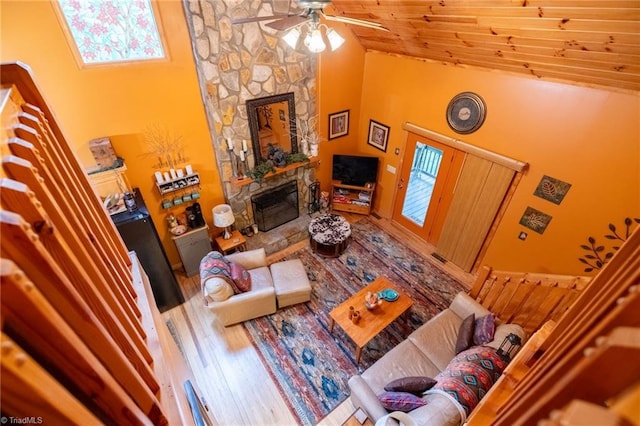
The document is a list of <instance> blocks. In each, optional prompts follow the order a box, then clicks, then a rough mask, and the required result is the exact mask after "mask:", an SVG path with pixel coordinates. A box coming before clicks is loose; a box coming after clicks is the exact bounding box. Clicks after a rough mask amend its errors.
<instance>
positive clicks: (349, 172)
mask: <svg viewBox="0 0 640 426" xmlns="http://www.w3.org/2000/svg"><path fill="white" fill-rule="evenodd" d="M331 177H332V179H333V180H338V181H341V182H342V183H343V184H344V185H354V186H364V185H365V183H367V182H372V183H375V182H376V180H377V179H378V157H364V156H357V155H341V154H334V155H333V169H332V176H331Z"/></svg>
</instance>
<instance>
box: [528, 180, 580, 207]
mask: <svg viewBox="0 0 640 426" xmlns="http://www.w3.org/2000/svg"><path fill="white" fill-rule="evenodd" d="M569 188H571V184H570V183H567V182H563V181H561V180H559V179H556V178H552V177H550V176H546V175H545V176H542V179H540V183H539V184H538V187H537V188H536V190H535V191H534V193H533V195H535V196H536V197H540V198H544V199H545V200H547V201H551V202H552V203H554V204H560V203H561V202H562V200H563V199H564V196H565V195H567V192H568V191H569Z"/></svg>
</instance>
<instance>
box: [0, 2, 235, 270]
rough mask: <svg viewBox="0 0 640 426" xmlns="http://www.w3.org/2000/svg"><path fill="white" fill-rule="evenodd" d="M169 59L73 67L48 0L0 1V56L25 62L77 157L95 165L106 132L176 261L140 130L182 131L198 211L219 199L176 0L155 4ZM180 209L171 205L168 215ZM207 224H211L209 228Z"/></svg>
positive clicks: (207, 214)
mask: <svg viewBox="0 0 640 426" xmlns="http://www.w3.org/2000/svg"><path fill="white" fill-rule="evenodd" d="M158 6H159V11H160V17H159V18H160V19H159V20H160V22H161V24H162V26H163V29H164V34H165V39H166V42H167V48H168V53H169V60H167V61H162V62H155V63H138V64H126V65H111V66H101V67H89V68H84V69H80V68H79V67H78V65H77V63H76V61H75V59H74V57H73V55H72V52H71V49H70V47H69V45H68V43H67V40H66V38H65V36H64V33H63V31H62V29H61V27H60V23H59V21H58V18H57V17H56V14H55V12H54V9H53V6H52V4H51V3H50V2H48V1H38V2H32V1H28V2H23V1H2V4H1V6H0V7H1V8H2V28H1V33H0V39H1V43H2V44H1V51H0V59H1V60H2V61H3V62H10V61H16V60H19V61H22V62H24V63H26V64H27V65H29V66H30V67H31V68H32V70H33V72H34V75H35V77H36V79H37V81H38V83H39V84H40V87H41V89H42V90H43V92H44V95H45V97H46V99H47V100H48V102H49V103H50V105H51V107H52V109H53V111H55V113H56V116H57V119H58V121H59V123H60V125H61V128H62V129H63V131H64V132H65V134H66V136H67V138H68V140H69V141H70V143H71V144H72V146H73V147H74V148H75V150H76V153H77V156H78V158H79V160H80V161H81V163H82V164H83V165H85V166H86V167H88V168H90V167H93V166H94V165H95V162H94V160H93V157H92V156H91V154H90V152H89V150H88V143H89V141H90V140H91V139H94V138H97V137H104V136H108V137H110V138H111V140H112V143H113V145H114V149H115V151H116V153H117V155H118V156H120V157H122V158H124V160H125V163H126V165H127V169H128V170H127V177H128V179H129V181H130V183H131V185H132V186H137V187H139V188H140V189H141V191H142V195H143V197H144V199H145V201H146V203H147V205H148V207H149V210H150V211H151V215H152V218H153V220H154V222H155V224H156V228H158V232H159V234H160V237H161V239H162V241H163V244H164V246H165V249H166V251H167V255H168V256H169V260H170V262H171V263H172V264H176V263H178V262H180V259H179V256H178V253H177V251H176V249H175V245H174V243H173V241H172V240H171V235H170V234H169V232H168V231H167V227H166V222H165V217H166V214H167V212H166V211H163V210H162V209H161V208H160V201H161V197H160V194H159V193H158V191H157V189H156V187H155V183H154V182H155V180H154V177H153V173H154V171H155V169H153V167H152V166H153V164H154V163H155V162H156V159H155V158H154V156H143V155H142V154H143V153H144V152H146V151H148V147H147V145H146V144H145V142H144V138H143V132H144V130H145V129H146V128H148V127H149V126H150V125H153V124H156V123H157V124H160V125H162V126H164V127H165V128H166V129H168V130H169V131H171V132H172V133H174V134H176V135H181V136H182V138H183V139H182V140H183V142H184V145H185V155H186V157H188V158H189V162H190V164H191V165H192V166H193V169H194V170H195V171H198V172H199V173H200V176H201V180H202V182H203V184H202V186H201V189H200V192H201V196H202V198H201V200H200V203H201V205H202V210H203V212H204V213H205V218H206V220H207V222H208V224H209V226H210V227H212V226H213V225H212V223H211V221H212V217H211V209H212V208H213V206H214V205H216V204H218V203H220V202H222V201H223V195H222V188H221V186H220V179H219V175H218V171H217V168H216V166H215V164H216V162H215V158H214V153H213V149H212V145H211V138H210V135H209V131H208V127H207V122H206V117H205V114H204V109H203V105H202V98H201V96H200V89H199V86H198V80H197V76H196V72H195V65H194V61H193V56H192V52H191V42H190V40H189V34H188V30H187V25H186V21H185V18H184V12H183V10H182V2H178V1H170V2H164V1H163V2H158ZM182 211H184V208H182V207H180V208H175V213H178V212H182ZM211 229H213V228H211Z"/></svg>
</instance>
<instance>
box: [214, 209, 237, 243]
mask: <svg viewBox="0 0 640 426" xmlns="http://www.w3.org/2000/svg"><path fill="white" fill-rule="evenodd" d="M235 220H236V218H235V216H234V215H233V211H232V210H231V206H230V205H229V204H220V205H217V206H215V207H214V208H213V224H214V225H215V226H217V227H218V228H223V229H224V234H222V238H224V239H225V240H228V239H229V238H231V230H230V227H231V225H233V222H235Z"/></svg>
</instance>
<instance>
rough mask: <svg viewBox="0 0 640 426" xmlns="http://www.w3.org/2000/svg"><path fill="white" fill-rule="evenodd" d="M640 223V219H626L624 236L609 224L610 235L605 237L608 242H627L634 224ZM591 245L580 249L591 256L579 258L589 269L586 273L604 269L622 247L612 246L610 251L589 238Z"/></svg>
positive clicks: (582, 246)
mask: <svg viewBox="0 0 640 426" xmlns="http://www.w3.org/2000/svg"><path fill="white" fill-rule="evenodd" d="M634 222H635V223H636V224H638V223H640V218H637V217H636V218H633V219H631V218H629V217H627V218H625V220H624V225H625V227H626V230H625V232H624V235H620V234H619V233H618V230H617V228H616V226H615V225H614V224H613V223H610V224H609V231H611V233H610V234H606V235H605V236H604V237H605V238H606V239H608V240H617V241H622V242H625V241H626V240H627V238H629V235H631V231H632V225H633V223H634ZM587 241H588V242H589V244H588V245H587V244H582V245H581V246H580V247H581V248H582V249H584V250H586V251H588V252H589V254H585V255H584V257H580V258H578V260H579V261H580V262H582V263H584V264H585V265H587V267H586V268H585V269H584V271H585V272H592V271H593V270H594V269H602V267H603V266H604V265H606V264H607V262H609V260H610V259H611V258H612V257H613V254H614V253H615V252H616V251H617V250H618V249H619V248H620V246H612V247H611V249H610V250H609V251H607V249H606V248H605V246H604V245H598V244H596V239H595V238H593V237H589V238H588V239H587Z"/></svg>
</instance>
